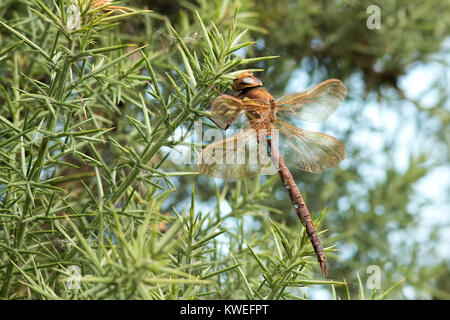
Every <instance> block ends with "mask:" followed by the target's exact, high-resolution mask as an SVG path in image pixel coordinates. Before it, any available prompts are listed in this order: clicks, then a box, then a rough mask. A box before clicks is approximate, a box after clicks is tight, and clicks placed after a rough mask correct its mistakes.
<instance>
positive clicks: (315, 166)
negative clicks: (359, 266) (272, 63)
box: [197, 71, 347, 276]
mask: <svg viewBox="0 0 450 320" xmlns="http://www.w3.org/2000/svg"><path fill="white" fill-rule="evenodd" d="M262 85H263V84H262V82H261V80H259V79H258V78H256V77H255V76H254V75H253V73H252V72H249V71H245V72H243V73H241V74H240V75H239V76H238V77H237V78H236V79H234V81H233V84H232V89H233V90H234V91H236V92H239V94H238V95H237V96H232V95H226V94H221V95H220V96H219V97H217V98H216V99H215V100H214V101H213V102H212V103H211V115H212V118H213V119H212V120H213V121H214V122H215V123H216V124H217V126H219V127H220V128H222V129H224V130H226V129H227V128H228V127H230V125H231V124H232V123H233V122H235V120H236V119H238V116H239V115H241V114H243V113H244V114H245V116H246V117H245V118H246V120H245V121H246V123H247V128H246V129H245V130H243V132H241V133H239V134H236V135H233V136H231V137H228V138H226V139H223V140H220V141H216V142H214V143H212V144H210V145H208V146H207V147H206V148H205V149H204V150H203V151H202V153H201V155H200V157H199V160H198V163H197V166H198V169H199V171H200V172H201V173H202V174H204V175H207V176H212V177H218V178H222V179H243V178H248V177H252V176H256V175H258V174H261V172H263V171H264V169H267V168H269V167H272V168H275V169H276V171H275V172H278V175H279V176H280V178H281V181H282V182H283V184H284V187H285V189H286V190H287V192H288V193H289V197H290V199H291V201H292V205H293V206H294V209H295V212H296V214H297V216H298V217H299V219H300V221H301V222H302V224H303V226H304V227H305V230H306V233H307V235H308V236H309V239H310V241H311V243H312V245H313V248H314V251H315V253H316V256H317V259H318V261H319V264H320V268H321V270H322V274H323V275H324V276H326V275H327V260H326V257H325V252H324V249H323V247H322V243H321V241H320V238H319V235H318V233H317V230H316V228H315V227H314V224H313V222H312V220H311V217H310V214H309V210H308V207H307V206H306V203H305V201H304V200H303V197H302V195H301V193H300V190H299V189H298V187H297V185H296V183H295V181H294V179H293V177H292V174H291V172H290V171H289V169H288V167H287V165H289V166H292V167H293V168H298V169H301V170H303V171H307V172H321V171H323V170H325V169H328V168H331V167H334V166H336V165H337V164H339V163H340V162H341V161H342V160H343V159H344V158H345V149H344V146H343V145H342V143H341V142H339V141H338V140H336V139H335V138H333V137H331V136H329V135H326V134H323V133H318V132H312V131H307V130H304V129H300V128H297V127H296V126H294V125H293V124H290V123H289V122H287V121H286V120H284V119H283V117H284V116H288V117H289V116H291V117H296V118H298V119H300V120H305V121H310V122H317V123H320V122H323V121H325V120H326V119H327V118H328V117H329V116H330V114H332V113H333V112H334V111H335V110H336V108H337V107H338V106H339V104H340V103H341V101H342V100H343V99H344V97H345V95H346V91H347V90H346V88H345V85H344V84H343V83H342V82H341V81H340V80H336V79H330V80H326V81H324V82H321V83H319V84H318V85H316V86H315V87H313V88H311V89H309V90H307V91H304V92H300V93H292V94H287V95H284V96H282V97H281V98H279V99H274V97H273V96H272V95H271V94H270V93H268V92H267V91H266V90H264V89H263V88H262ZM275 136H276V137H277V139H275ZM252 141H253V142H252ZM278 141H280V142H278ZM255 145H258V146H259V147H260V149H261V146H262V148H263V150H264V152H263V153H265V155H266V157H269V160H270V161H269V163H268V162H267V159H266V160H264V157H263V156H255V154H258V152H257V151H258V149H257V148H255ZM263 153H260V155H261V154H263ZM225 160H226V161H225ZM250 160H252V161H250ZM286 164H287V165H286Z"/></svg>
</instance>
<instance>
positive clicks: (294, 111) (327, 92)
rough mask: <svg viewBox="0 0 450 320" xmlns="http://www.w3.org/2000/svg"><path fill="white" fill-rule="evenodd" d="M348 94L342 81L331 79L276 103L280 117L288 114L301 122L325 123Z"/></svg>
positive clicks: (288, 95)
mask: <svg viewBox="0 0 450 320" xmlns="http://www.w3.org/2000/svg"><path fill="white" fill-rule="evenodd" d="M346 93H347V89H346V88H345V85H344V84H343V83H342V81H340V80H337V79H330V80H327V81H323V82H321V83H319V84H318V85H316V86H315V87H313V88H311V89H309V90H307V91H305V92H300V93H292V94H287V95H284V96H282V97H281V98H279V99H278V100H277V101H276V102H277V104H278V105H279V107H278V111H279V112H280V115H282V114H283V113H287V114H289V115H292V116H295V117H297V118H299V119H300V120H305V121H310V122H323V121H325V120H326V119H327V118H328V117H329V116H330V114H332V113H333V112H334V111H335V110H336V108H337V107H338V106H339V104H340V103H341V101H342V100H344V97H345V95H346Z"/></svg>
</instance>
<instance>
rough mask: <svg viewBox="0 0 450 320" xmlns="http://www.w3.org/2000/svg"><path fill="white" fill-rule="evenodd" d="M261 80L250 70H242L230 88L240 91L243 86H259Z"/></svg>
mask: <svg viewBox="0 0 450 320" xmlns="http://www.w3.org/2000/svg"><path fill="white" fill-rule="evenodd" d="M262 85H263V84H262V82H261V80H259V79H258V78H257V77H255V76H254V75H253V73H252V72H251V71H244V72H242V73H241V74H240V75H238V76H237V78H236V79H234V80H233V84H232V85H231V88H232V89H233V90H234V91H241V90H244V89H245V88H253V87H261V86H262Z"/></svg>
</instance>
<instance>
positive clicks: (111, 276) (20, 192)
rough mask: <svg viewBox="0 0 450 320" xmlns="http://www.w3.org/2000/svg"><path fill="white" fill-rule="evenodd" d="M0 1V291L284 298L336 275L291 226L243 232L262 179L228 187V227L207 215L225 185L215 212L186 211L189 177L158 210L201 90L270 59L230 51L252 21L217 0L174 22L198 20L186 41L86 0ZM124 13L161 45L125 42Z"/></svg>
mask: <svg viewBox="0 0 450 320" xmlns="http://www.w3.org/2000/svg"><path fill="white" fill-rule="evenodd" d="M6 9H8V11H9V10H11V13H10V14H9V12H8V14H6V15H5V14H4V15H3V16H4V17H7V18H8V20H4V19H2V20H1V21H0V24H1V26H2V28H3V29H2V35H3V37H2V47H3V48H6V49H4V50H2V52H1V59H2V61H1V63H2V68H1V72H2V75H3V79H2V82H1V91H2V110H3V112H2V115H1V116H0V119H1V120H0V121H1V142H0V143H1V168H2V170H1V178H0V179H1V219H2V233H1V241H0V245H1V248H2V256H1V266H0V272H1V273H0V276H1V279H2V280H1V283H2V286H1V288H2V290H1V295H2V297H3V298H4V299H20V298H39V299H60V298H64V299H67V298H71V299H72V298H80V299H87V298H93V299H102V298H115V299H136V298H140V299H180V298H181V299H188V298H189V299H192V298H200V297H209V298H224V299H226V298H259V299H261V298H271V299H279V298H289V297H294V296H295V295H294V294H293V293H291V292H289V291H288V290H286V289H287V288H289V287H292V286H294V287H295V286H308V285H313V284H330V283H334V282H333V281H329V280H316V279H314V278H311V275H310V273H311V267H313V268H314V267H316V263H315V259H314V257H313V251H312V248H310V245H309V243H308V241H307V237H305V236H304V234H303V232H302V229H301V228H300V227H297V228H296V232H292V231H291V232H289V233H288V231H287V230H285V231H283V230H282V229H283V227H282V226H281V225H279V224H277V223H275V222H273V221H271V220H269V219H267V217H266V216H265V218H264V220H262V221H263V222H262V223H263V225H264V227H263V234H262V236H261V235H258V236H256V234H255V236H250V237H244V233H245V231H244V225H243V222H242V213H245V212H247V211H253V212H265V211H266V210H264V209H265V208H263V207H262V206H258V199H262V198H264V197H266V196H267V192H268V191H269V190H270V187H271V185H272V183H274V179H272V180H268V181H266V182H265V183H263V184H261V185H260V184H259V182H258V181H259V180H255V181H254V182H252V185H251V186H249V185H247V184H245V183H242V184H239V186H240V187H239V188H240V191H238V190H239V189H235V191H234V195H233V202H232V203H233V216H236V215H237V216H238V217H240V218H239V220H237V221H235V222H236V223H237V226H235V227H230V228H226V225H225V220H227V219H231V218H232V217H230V216H226V215H223V214H222V213H221V210H220V202H221V199H223V196H224V194H225V192H226V190H225V189H223V190H220V189H219V188H217V189H216V192H217V195H218V197H217V205H216V206H215V208H214V209H216V210H205V209H204V208H202V209H201V210H199V209H197V208H196V206H195V191H194V190H195V188H194V185H193V186H192V199H191V202H190V204H189V206H188V208H187V209H186V210H184V211H182V212H178V211H177V210H176V209H175V207H173V206H172V207H171V208H170V209H169V210H168V211H167V212H165V211H163V210H162V205H163V203H164V201H165V200H167V198H168V197H170V196H171V194H172V193H176V192H177V191H176V188H175V186H174V184H173V182H171V178H172V177H178V176H185V175H194V174H196V173H195V172H194V171H192V170H191V171H190V172H182V171H169V170H165V169H163V167H164V163H165V162H167V161H168V157H167V155H164V153H162V151H161V148H162V147H168V148H173V147H174V146H175V145H177V143H179V142H181V141H182V140H183V139H182V138H183V137H181V138H180V139H173V137H174V133H175V131H176V129H177V128H180V127H183V128H184V129H186V131H188V130H189V129H191V128H192V126H193V124H194V122H195V121H198V120H201V119H203V118H204V116H205V115H208V113H207V111H206V110H207V108H208V106H209V101H210V97H211V98H213V97H214V95H216V93H215V90H214V89H217V90H221V91H225V90H226V89H227V87H228V85H229V82H230V79H232V78H233V75H234V74H235V72H236V71H239V70H240V69H241V68H242V66H245V65H248V64H251V63H253V62H256V61H260V60H262V59H267V58H271V57H262V58H254V59H244V58H241V57H240V56H237V55H236V54H235V52H236V51H238V50H239V49H242V48H245V47H246V46H249V45H251V44H252V43H251V42H248V41H247V42H246V41H244V38H245V37H246V31H245V30H243V29H242V27H240V24H239V22H241V21H242V22H245V17H246V16H251V15H249V14H246V13H245V12H242V11H241V13H239V11H238V10H239V8H238V6H233V5H232V4H231V3H225V4H224V5H223V7H220V8H215V9H216V10H214V11H213V13H214V15H216V16H215V17H214V18H215V19H211V18H210V19H207V20H206V19H205V20H206V21H208V22H207V23H205V22H203V19H202V17H201V15H200V14H199V13H198V11H192V12H191V13H190V14H191V17H193V18H194V19H195V20H194V21H192V22H190V21H189V20H188V18H187V16H186V20H184V21H185V24H184V25H183V27H182V32H183V33H184V34H190V30H195V29H199V32H198V33H200V36H197V37H198V38H195V39H194V40H191V39H189V36H188V37H187V38H186V37H185V36H183V35H182V34H180V32H181V31H176V30H175V29H174V28H173V27H172V26H171V25H170V24H169V22H168V20H167V19H164V18H163V17H161V16H159V15H158V14H157V13H154V12H150V11H146V10H132V9H129V8H126V7H107V6H106V7H105V6H101V3H100V4H99V2H98V1H80V2H75V1H74V2H70V1H60V2H58V3H55V4H50V3H48V2H45V1H32V2H28V1H21V2H19V3H17V4H15V5H14V7H13V6H12V5H10V4H5V5H3V8H2V10H3V13H5V10H6ZM223 9H226V12H223ZM243 9H245V8H243ZM241 10H242V9H241ZM23 13H26V15H27V16H28V18H26V19H24V17H23V16H22V15H21V14H23ZM132 17H133V20H135V21H136V23H138V24H139V23H141V24H145V25H146V26H148V29H149V30H153V29H152V28H154V27H153V26H154V25H157V26H158V28H162V29H163V30H164V31H163V32H164V35H165V36H167V37H168V38H169V39H170V43H169V44H168V45H166V46H164V45H162V44H161V43H163V42H164V41H165V39H158V37H159V36H160V34H162V33H163V32H162V31H160V30H161V29H159V30H158V32H155V34H153V35H151V36H150V39H145V37H139V36H136V37H134V39H127V38H126V37H122V34H121V32H120V30H121V28H125V27H129V28H132V26H131V24H130V25H127V26H124V25H123V24H124V23H125V22H124V21H125V20H128V21H129V20H131V18H132ZM214 21H219V22H220V23H219V24H214ZM128 23H130V22H128ZM150 33H151V31H150ZM198 33H197V34H198ZM130 40H134V42H132V41H130ZM192 41H195V43H193V42H192ZM124 42H126V43H124ZM233 72H234V73H233ZM205 124H207V125H209V126H211V125H212V124H210V123H209V124H208V122H205ZM264 215H265V214H264ZM234 219H235V218H234ZM245 238H247V240H245ZM294 239H295V240H294ZM293 240H294V241H293ZM275 249H276V250H275ZM273 250H275V251H273ZM75 280H81V281H79V282H78V281H75Z"/></svg>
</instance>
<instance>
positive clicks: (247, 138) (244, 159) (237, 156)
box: [197, 128, 276, 180]
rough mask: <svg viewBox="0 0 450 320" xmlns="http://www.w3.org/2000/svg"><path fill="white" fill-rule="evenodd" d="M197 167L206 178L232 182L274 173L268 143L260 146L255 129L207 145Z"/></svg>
mask: <svg viewBox="0 0 450 320" xmlns="http://www.w3.org/2000/svg"><path fill="white" fill-rule="evenodd" d="M260 141H261V138H260ZM197 167H198V170H199V171H200V172H201V173H202V174H204V175H207V176H211V177H216V178H222V179H233V180H234V179H243V178H249V177H253V176H256V175H259V174H261V171H262V170H263V169H264V170H267V172H269V171H271V170H273V169H274V168H273V165H272V162H271V159H270V157H269V156H268V154H267V145H266V142H265V141H264V142H262V143H258V133H257V132H256V130H254V129H252V128H249V129H246V130H245V131H243V132H242V133H240V134H236V135H233V136H231V137H229V138H226V139H223V140H220V141H217V142H214V143H212V144H210V145H208V146H207V147H206V148H205V149H204V150H203V151H202V152H201V154H200V156H199V159H198V161H197ZM275 172H276V171H275ZM268 174H270V173H268Z"/></svg>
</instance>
